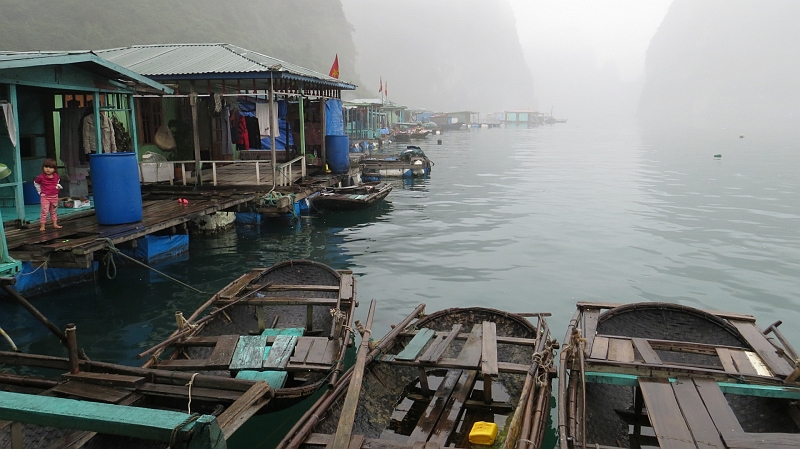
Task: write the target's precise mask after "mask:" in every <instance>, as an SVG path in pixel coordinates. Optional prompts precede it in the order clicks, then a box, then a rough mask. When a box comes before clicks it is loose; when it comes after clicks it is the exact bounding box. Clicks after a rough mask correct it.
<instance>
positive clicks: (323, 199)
mask: <svg viewBox="0 0 800 449" xmlns="http://www.w3.org/2000/svg"><path fill="white" fill-rule="evenodd" d="M391 191H392V186H391V185H389V184H384V183H369V184H363V185H360V186H353V187H343V188H333V189H326V190H324V191H322V192H320V193H319V194H318V195H315V196H314V197H312V198H311V206H312V207H313V208H314V209H316V210H319V211H329V212H350V211H355V210H362V209H367V208H369V207H373V206H375V205H377V204H378V203H380V202H381V201H383V199H384V198H386V197H387V196H388V195H389V193H390V192H391Z"/></svg>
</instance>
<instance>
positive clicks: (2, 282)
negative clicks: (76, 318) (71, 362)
mask: <svg viewBox="0 0 800 449" xmlns="http://www.w3.org/2000/svg"><path fill="white" fill-rule="evenodd" d="M14 283H16V279H14V278H0V287H3V290H5V291H6V293H8V295H9V296H11V298H12V299H13V300H15V301H16V302H17V303H19V305H21V306H22V307H23V308H24V309H25V310H27V311H28V313H30V314H31V315H33V317H34V318H36V319H37V320H39V322H40V323H42V324H43V325H44V327H46V328H47V329H48V330H49V331H50V332H52V333H53V335H55V336H56V337H58V339H59V340H61V343H62V344H63V345H64V346H67V347H68V346H69V343H68V342H67V337H66V336H65V335H64V331H62V330H61V329H59V328H58V327H56V325H55V324H53V323H52V322H51V321H50V320H48V319H47V317H46V316H44V315H42V313H41V312H39V309H37V308H36V307H33V305H32V304H31V303H29V302H28V300H27V299H25V298H23V297H22V295H20V294H19V293H18V292H17V291H16V290H14V289H13V288H11V286H12V285H14Z"/></svg>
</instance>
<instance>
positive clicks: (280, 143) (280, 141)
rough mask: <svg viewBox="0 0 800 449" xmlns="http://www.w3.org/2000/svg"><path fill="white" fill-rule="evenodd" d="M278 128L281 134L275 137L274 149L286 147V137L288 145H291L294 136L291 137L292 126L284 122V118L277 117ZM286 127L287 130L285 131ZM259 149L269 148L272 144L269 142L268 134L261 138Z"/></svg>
mask: <svg viewBox="0 0 800 449" xmlns="http://www.w3.org/2000/svg"><path fill="white" fill-rule="evenodd" d="M278 129H279V130H280V133H281V135H280V136H278V137H276V138H275V149H276V150H285V149H286V137H287V136H288V137H289V146H290V147H291V146H292V145H294V138H292V128H291V127H289V125H288V124H287V123H286V120H284V119H282V118H279V119H278ZM287 129H288V132H287ZM261 149H262V150H263V149H266V150H271V149H272V145H271V144H270V140H269V136H267V137H264V138H263V139H261Z"/></svg>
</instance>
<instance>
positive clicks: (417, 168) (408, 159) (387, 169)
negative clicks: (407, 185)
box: [360, 145, 433, 182]
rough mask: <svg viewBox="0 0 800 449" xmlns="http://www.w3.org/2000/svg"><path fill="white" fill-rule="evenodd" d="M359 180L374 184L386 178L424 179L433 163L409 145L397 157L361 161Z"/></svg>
mask: <svg viewBox="0 0 800 449" xmlns="http://www.w3.org/2000/svg"><path fill="white" fill-rule="evenodd" d="M360 165H361V179H362V180H363V181H364V182H376V181H381V180H383V179H386V178H424V177H426V176H428V175H430V173H431V168H432V167H433V162H432V161H431V160H430V159H428V157H427V156H425V153H424V152H423V151H422V149H421V148H420V147H418V146H415V145H409V146H407V147H406V149H405V150H403V152H402V153H400V154H399V155H392V156H383V157H374V156H372V157H366V158H363V159H361V162H360Z"/></svg>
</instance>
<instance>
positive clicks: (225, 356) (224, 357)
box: [205, 335, 239, 369]
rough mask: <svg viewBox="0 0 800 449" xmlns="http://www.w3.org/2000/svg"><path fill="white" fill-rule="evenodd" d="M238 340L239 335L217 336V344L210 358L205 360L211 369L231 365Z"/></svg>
mask: <svg viewBox="0 0 800 449" xmlns="http://www.w3.org/2000/svg"><path fill="white" fill-rule="evenodd" d="M238 341H239V336H238V335H220V336H219V337H217V344H216V345H215V346H214V350H213V351H212V352H211V355H210V356H209V357H208V359H206V360H205V363H206V366H208V367H209V369H217V367H227V366H230V364H231V360H232V359H233V353H234V352H235V351H236V344H237V343H238ZM223 369H224V368H223Z"/></svg>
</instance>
